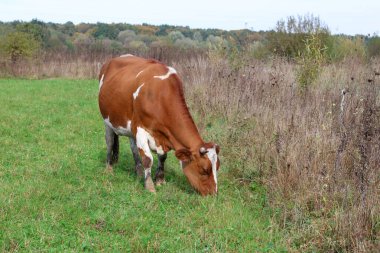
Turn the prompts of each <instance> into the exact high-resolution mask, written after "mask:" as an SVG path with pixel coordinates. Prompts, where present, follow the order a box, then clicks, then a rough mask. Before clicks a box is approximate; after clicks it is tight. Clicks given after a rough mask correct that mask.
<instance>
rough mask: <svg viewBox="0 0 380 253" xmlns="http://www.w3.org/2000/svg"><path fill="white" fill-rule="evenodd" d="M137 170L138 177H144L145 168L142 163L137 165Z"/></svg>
mask: <svg viewBox="0 0 380 253" xmlns="http://www.w3.org/2000/svg"><path fill="white" fill-rule="evenodd" d="M135 172H136V175H137V176H138V177H143V176H144V168H143V166H142V165H141V164H140V165H136V167H135Z"/></svg>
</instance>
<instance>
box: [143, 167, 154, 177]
mask: <svg viewBox="0 0 380 253" xmlns="http://www.w3.org/2000/svg"><path fill="white" fill-rule="evenodd" d="M151 175H152V169H151V168H147V169H144V178H147V177H148V176H151Z"/></svg>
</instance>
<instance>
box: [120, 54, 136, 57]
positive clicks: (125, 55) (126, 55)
mask: <svg viewBox="0 0 380 253" xmlns="http://www.w3.org/2000/svg"><path fill="white" fill-rule="evenodd" d="M129 56H134V55H133V54H122V55H120V57H129Z"/></svg>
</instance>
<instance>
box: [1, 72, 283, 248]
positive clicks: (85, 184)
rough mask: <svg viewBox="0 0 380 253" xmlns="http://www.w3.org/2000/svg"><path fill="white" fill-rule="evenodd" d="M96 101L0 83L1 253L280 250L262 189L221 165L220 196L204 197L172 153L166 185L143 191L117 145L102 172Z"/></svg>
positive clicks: (76, 90)
mask: <svg viewBox="0 0 380 253" xmlns="http://www.w3.org/2000/svg"><path fill="white" fill-rule="evenodd" d="M97 93H98V83H97V81H95V80H61V79H58V80H19V79H0V117H1V120H0V251H1V252H4V251H11V252H12V251H13V252H17V251H72V252H78V251H91V252H92V251H106V252H109V251H116V252H281V251H285V250H284V248H283V246H282V245H283V244H282V242H283V241H282V240H283V239H282V237H281V234H280V232H278V231H277V230H276V229H275V228H276V226H274V225H273V224H272V223H271V216H272V215H273V212H272V211H271V210H270V209H269V208H268V207H267V206H266V198H265V192H264V191H263V189H262V188H261V187H260V186H257V185H256V186H255V187H253V185H245V186H242V185H240V184H238V183H237V182H236V181H234V180H233V179H231V178H229V177H228V176H227V173H226V172H227V171H228V168H225V167H223V163H222V167H221V172H220V174H219V178H218V181H219V185H218V186H219V187H218V188H219V194H218V196H217V197H206V198H203V197H201V196H200V195H198V194H197V193H196V192H194V191H193V190H192V189H191V187H190V186H189V184H188V183H187V181H186V178H185V176H184V175H183V173H182V172H181V170H180V168H179V163H178V161H177V160H176V158H175V157H174V156H173V154H172V153H170V155H169V158H168V160H167V163H166V180H167V184H166V185H164V186H162V187H160V188H158V189H157V190H158V191H157V194H155V195H154V194H150V193H148V192H146V191H145V190H144V186H143V181H142V179H139V178H137V177H136V175H135V174H134V173H133V171H134V170H133V161H132V155H131V153H130V150H129V141H128V140H127V139H126V138H122V139H121V150H120V152H121V153H120V159H119V163H118V164H117V165H116V166H115V167H114V175H110V174H107V173H105V172H104V169H105V157H106V147H105V141H104V129H103V123H102V119H101V116H100V113H99V111H98V105H97ZM222 148H223V147H222ZM222 152H223V149H222ZM222 159H228V154H222ZM222 162H223V160H222Z"/></svg>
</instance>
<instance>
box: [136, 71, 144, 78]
mask: <svg viewBox="0 0 380 253" xmlns="http://www.w3.org/2000/svg"><path fill="white" fill-rule="evenodd" d="M143 71H144V70H141V71H140V72H139V73H137V75H136V78H137V77H138V76H139V75H140V74H141V73H142V72H143Z"/></svg>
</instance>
